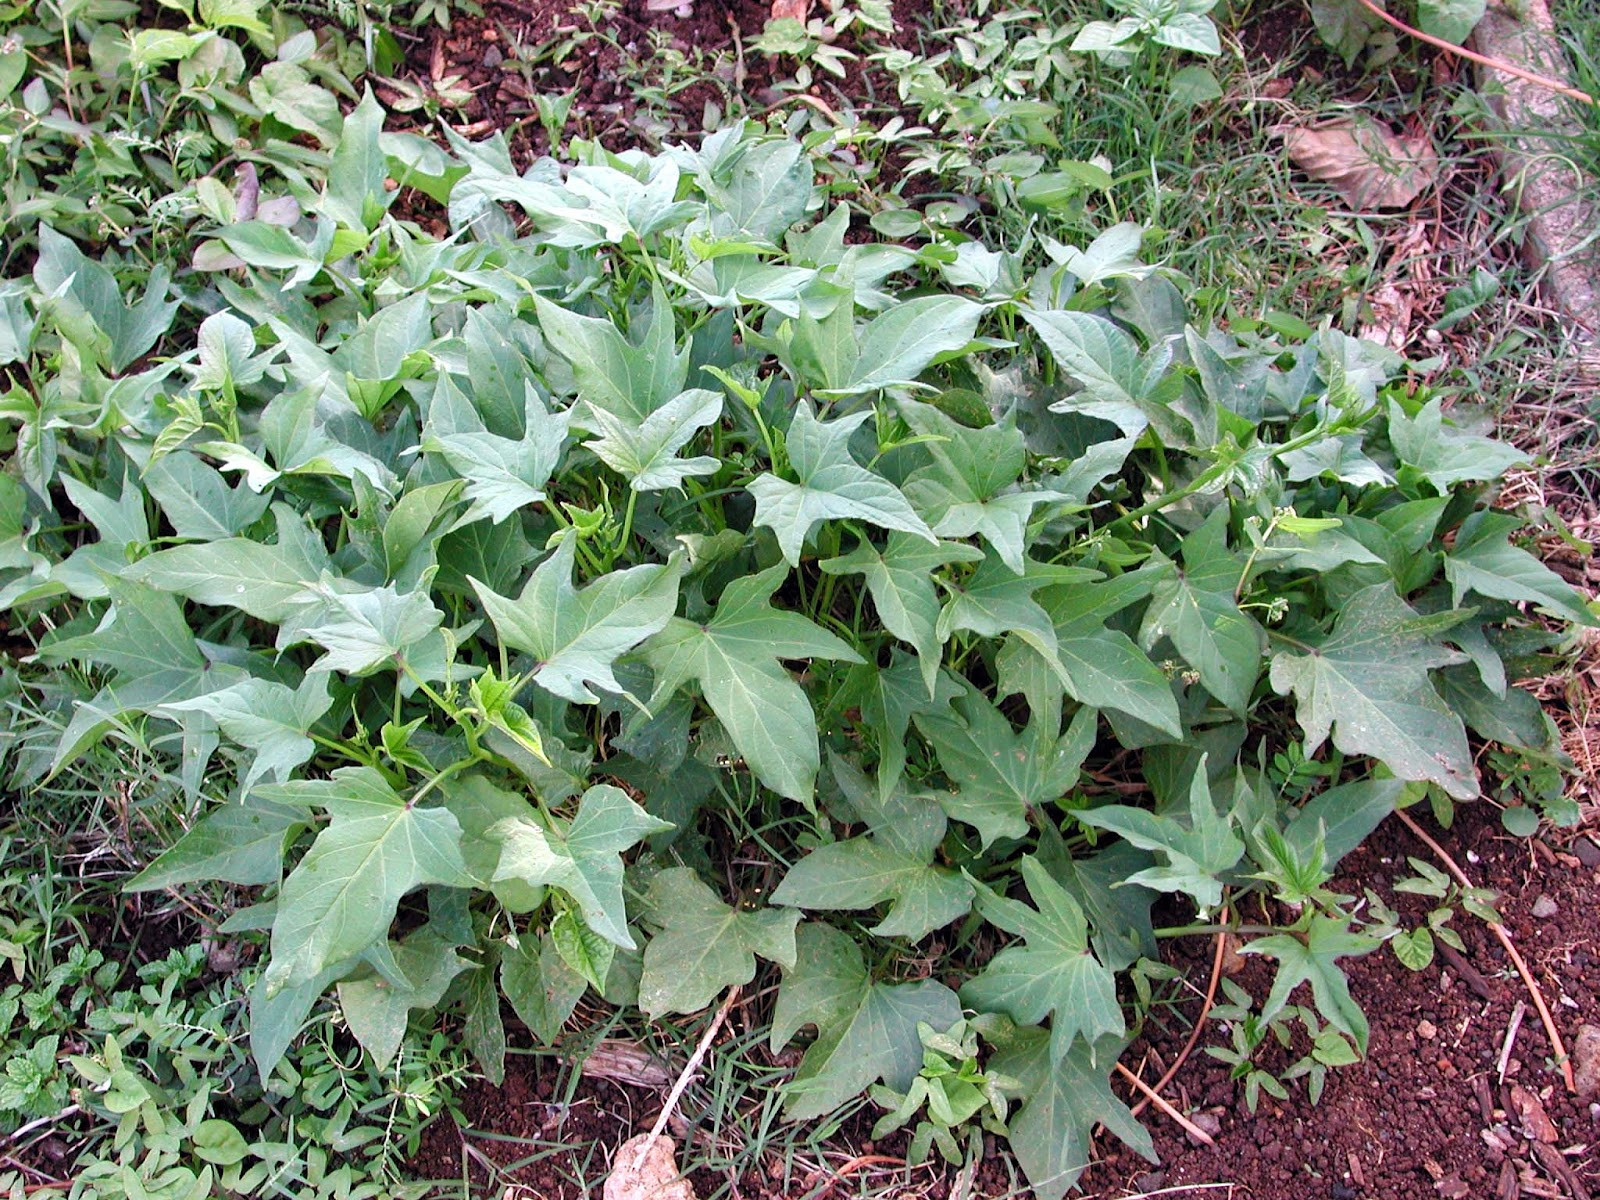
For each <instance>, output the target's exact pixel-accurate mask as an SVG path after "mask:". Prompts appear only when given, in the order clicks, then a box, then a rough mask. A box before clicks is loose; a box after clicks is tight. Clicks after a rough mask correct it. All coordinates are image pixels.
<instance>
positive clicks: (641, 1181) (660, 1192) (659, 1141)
mask: <svg viewBox="0 0 1600 1200" xmlns="http://www.w3.org/2000/svg"><path fill="white" fill-rule="evenodd" d="M603 1195H604V1198H605V1200H695V1194H694V1188H693V1187H692V1186H691V1185H690V1183H689V1181H688V1180H687V1179H685V1178H683V1176H682V1175H681V1174H679V1172H678V1159H677V1146H676V1145H675V1144H674V1143H673V1142H672V1140H671V1139H670V1138H664V1137H657V1138H655V1139H651V1137H650V1135H649V1134H640V1135H639V1136H638V1137H634V1138H629V1139H628V1140H627V1141H625V1142H623V1143H622V1145H621V1146H620V1147H619V1148H618V1150H617V1154H616V1158H615V1159H613V1160H612V1163H611V1174H609V1175H607V1176H606V1182H605V1188H604V1192H603Z"/></svg>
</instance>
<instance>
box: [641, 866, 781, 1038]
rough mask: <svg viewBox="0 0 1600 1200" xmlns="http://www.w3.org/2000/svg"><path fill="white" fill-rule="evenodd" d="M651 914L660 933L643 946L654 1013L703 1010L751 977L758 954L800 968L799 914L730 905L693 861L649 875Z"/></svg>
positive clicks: (646, 993) (645, 986) (647, 1001)
mask: <svg viewBox="0 0 1600 1200" xmlns="http://www.w3.org/2000/svg"><path fill="white" fill-rule="evenodd" d="M646 917H647V919H648V920H649V922H650V923H651V924H652V925H654V926H656V929H657V932H656V935H655V936H654V937H652V938H651V939H650V941H649V943H648V944H647V945H646V946H645V948H644V973H643V974H642V975H641V976H640V977H639V1007H640V1008H642V1009H644V1011H645V1012H646V1013H648V1014H649V1015H650V1016H651V1017H659V1016H661V1015H663V1014H665V1013H692V1012H699V1011H700V1010H701V1009H702V1008H705V1007H706V1006H707V1005H709V1004H710V1003H711V1002H712V1001H713V1000H714V999H716V997H717V994H718V993H719V992H721V991H722V989H723V988H725V987H728V986H730V985H732V984H745V983H749V982H750V980H752V979H753V978H755V973H756V956H757V955H760V956H761V957H762V958H765V959H767V960H768V961H770V962H775V963H777V964H778V965H779V966H781V967H783V968H784V969H785V970H792V969H793V968H794V964H795V942H794V930H795V926H796V925H797V924H799V922H800V914H799V913H797V912H783V911H781V910H779V909H774V908H763V909H756V910H755V911H753V912H746V911H744V910H742V909H738V908H734V907H732V906H731V905H727V904H724V903H723V902H722V901H721V900H720V899H718V897H717V895H716V893H715V892H713V891H712V890H711V889H710V888H709V887H707V886H706V885H705V884H704V883H703V882H702V881H701V879H700V877H699V876H698V875H696V874H695V873H694V872H693V871H692V870H690V869H689V868H687V867H671V868H668V869H667V870H665V871H662V872H661V873H660V874H658V875H656V876H655V878H653V879H652V880H651V881H650V894H649V897H648V898H647V900H646Z"/></svg>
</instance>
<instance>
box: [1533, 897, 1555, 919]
mask: <svg viewBox="0 0 1600 1200" xmlns="http://www.w3.org/2000/svg"><path fill="white" fill-rule="evenodd" d="M1529 911H1530V912H1532V913H1533V915H1534V916H1536V917H1538V918H1539V919H1540V920H1541V921H1547V920H1549V919H1550V918H1551V917H1553V916H1555V915H1556V914H1557V913H1558V912H1560V911H1561V906H1560V905H1559V904H1557V903H1556V902H1555V901H1554V900H1552V899H1550V897H1549V896H1540V897H1539V898H1538V899H1537V900H1535V901H1534V902H1533V908H1532V909H1530V910H1529Z"/></svg>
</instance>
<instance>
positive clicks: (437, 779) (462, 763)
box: [407, 754, 482, 807]
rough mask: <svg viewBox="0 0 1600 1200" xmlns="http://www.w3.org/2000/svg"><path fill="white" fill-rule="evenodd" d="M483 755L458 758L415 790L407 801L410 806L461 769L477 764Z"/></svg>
mask: <svg viewBox="0 0 1600 1200" xmlns="http://www.w3.org/2000/svg"><path fill="white" fill-rule="evenodd" d="M481 757H482V755H481V754H474V755H472V756H471V757H470V758H458V759H456V761H455V762H453V763H451V764H450V765H449V766H448V767H446V768H445V769H444V770H442V771H440V772H439V773H438V774H437V775H435V776H434V777H433V778H432V779H430V780H428V781H427V782H426V783H424V784H423V785H422V786H421V787H419V788H418V789H417V790H416V791H415V792H413V793H412V795H411V799H410V800H409V801H407V805H408V806H409V807H414V806H415V805H416V804H417V803H418V802H419V801H420V800H421V799H422V798H423V797H424V796H426V795H427V794H428V793H429V792H431V791H433V789H434V788H436V787H438V786H439V785H440V784H441V783H443V782H444V781H445V780H446V779H449V778H450V776H452V775H455V774H458V773H459V772H461V771H465V770H466V769H467V768H468V767H471V766H475V765H477V763H478V761H479V759H480V758H481Z"/></svg>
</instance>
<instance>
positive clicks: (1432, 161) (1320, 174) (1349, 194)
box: [1277, 117, 1439, 211]
mask: <svg viewBox="0 0 1600 1200" xmlns="http://www.w3.org/2000/svg"><path fill="white" fill-rule="evenodd" d="M1277 132H1278V133H1279V134H1280V135H1281V136H1282V137H1283V142H1284V147H1285V148H1286V149H1287V150H1288V152H1289V161H1290V162H1292V163H1294V165H1295V166H1297V167H1299V168H1300V169H1301V170H1302V171H1304V172H1305V173H1306V174H1307V175H1309V176H1311V178H1313V179H1317V180H1321V181H1322V182H1324V183H1329V184H1332V185H1333V187H1334V189H1335V190H1336V191H1338V193H1339V194H1340V195H1341V196H1343V197H1344V198H1345V199H1346V200H1347V201H1349V203H1350V207H1351V208H1353V209H1356V210H1357V211H1363V210H1370V209H1375V208H1405V207H1406V206H1407V205H1409V204H1410V203H1411V202H1412V201H1414V200H1415V199H1416V198H1417V197H1418V196H1420V195H1422V193H1423V192H1425V191H1427V190H1428V189H1429V188H1431V187H1432V186H1433V185H1434V184H1436V183H1437V182H1438V181H1439V156H1438V154H1437V153H1435V151H1434V149H1433V143H1432V142H1430V141H1429V140H1428V138H1427V136H1426V135H1425V134H1396V133H1393V132H1391V131H1390V130H1388V129H1387V128H1385V127H1383V126H1382V125H1377V124H1374V123H1372V122H1370V121H1356V120H1353V119H1351V118H1348V117H1344V118H1340V119H1339V120H1337V121H1330V122H1328V123H1327V124H1324V125H1319V126H1317V127H1315V128H1312V129H1301V128H1299V127H1297V126H1294V125H1280V126H1278V127H1277Z"/></svg>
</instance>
